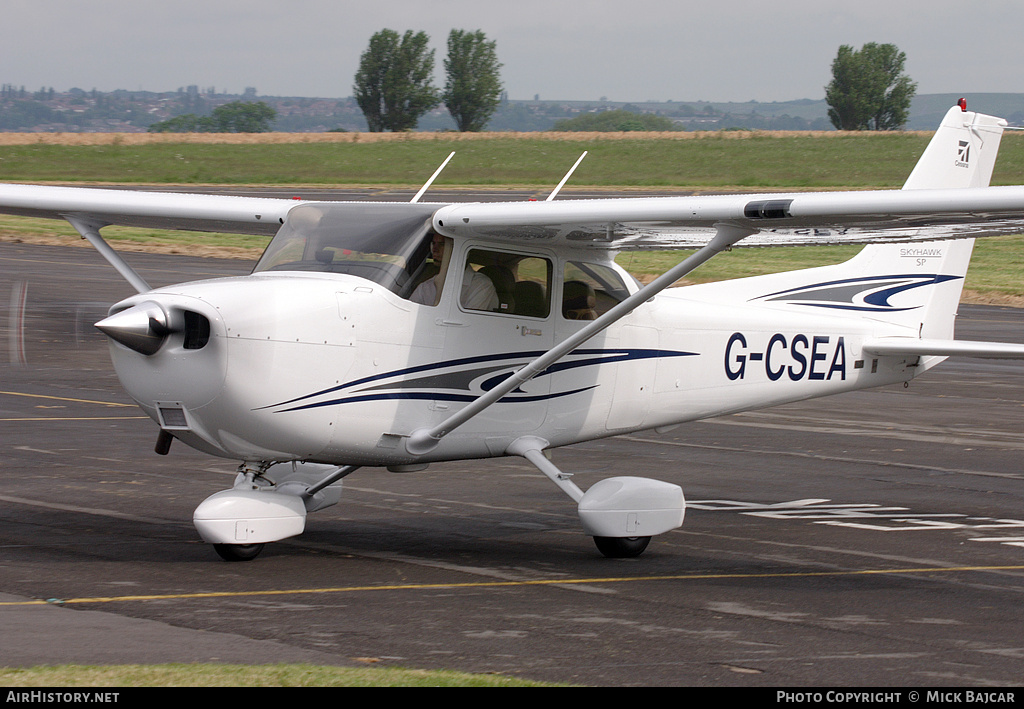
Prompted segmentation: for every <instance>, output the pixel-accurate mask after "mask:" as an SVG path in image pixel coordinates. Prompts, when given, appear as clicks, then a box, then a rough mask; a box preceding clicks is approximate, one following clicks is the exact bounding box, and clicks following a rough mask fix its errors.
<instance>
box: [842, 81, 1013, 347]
mask: <svg viewBox="0 0 1024 709" xmlns="http://www.w3.org/2000/svg"><path fill="white" fill-rule="evenodd" d="M1004 126H1006V121H1005V120H1003V119H1002V118H996V117H995V116H987V115H985V114H983V113H975V112H973V111H968V110H967V102H966V101H965V100H964V99H960V101H959V103H958V105H956V106H953V107H952V108H951V109H949V111H947V112H946V116H945V117H944V118H943V119H942V123H941V124H940V125H939V128H938V130H937V131H935V135H934V136H933V137H932V139H931V141H930V142H929V143H928V147H927V148H926V149H925V151H924V154H923V155H922V156H921V159H920V160H918V161H917V165H916V166H915V167H914V170H913V172H911V173H910V177H908V178H907V181H906V183H905V184H904V185H903V189H905V190H920V189H950V188H952V189H959V188H966V187H988V185H989V182H990V181H991V179H992V170H993V168H994V167H995V164H996V155H997V154H998V152H999V142H1000V140H1001V139H1002V137H1003V128H1004ZM973 249H974V239H959V240H956V241H935V242H921V243H917V244H913V245H910V244H905V245H904V244H878V245H872V246H867V247H865V248H864V250H863V251H861V253H860V254H859V255H858V256H857V257H856V258H855V259H854V260H853V261H851V262H849V263H850V264H851V265H855V267H857V268H861V269H863V270H864V272H866V273H873V274H879V275H881V274H894V275H896V274H899V275H906V276H907V277H916V278H923V279H924V282H926V283H929V285H928V286H927V287H915V288H911V289H908V291H907V292H906V297H907V301H908V302H905V303H904V307H903V308H893V309H892V312H890V313H888V314H884V315H882V317H881V319H886V320H890V321H892V322H898V323H900V324H902V325H906V326H911V327H912V326H913V325H914V324H915V323H916V324H917V329H918V333H919V336H920V337H933V338H951V337H953V322H954V320H955V319H956V314H957V308H958V306H959V303H960V295H961V293H962V291H963V284H964V277H965V276H966V275H967V267H968V266H969V265H970V262H971V253H972V251H973ZM929 279H932V280H931V281H930V282H929ZM899 300H900V298H896V297H894V298H893V302H897V301H899Z"/></svg>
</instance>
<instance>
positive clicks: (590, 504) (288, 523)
mask: <svg viewBox="0 0 1024 709" xmlns="http://www.w3.org/2000/svg"><path fill="white" fill-rule="evenodd" d="M547 446H548V442H547V441H545V440H543V439H541V438H535V437H530V436H528V437H524V438H519V439H517V440H515V441H514V442H513V443H512V445H511V446H509V448H508V450H507V452H508V454H509V455H518V456H522V457H523V458H526V459H527V460H528V461H530V462H531V463H532V464H533V465H534V466H536V467H537V469H538V470H540V471H541V472H542V473H544V474H545V475H546V476H548V477H549V478H550V479H551V480H552V481H553V482H554V483H555V484H556V485H558V487H560V488H561V489H562V491H563V492H565V493H566V494H567V495H568V496H569V497H571V498H572V499H573V500H574V501H575V502H576V503H577V505H578V511H579V516H580V522H581V523H582V525H583V531H584V532H585V533H586V534H588V535H589V536H591V537H593V538H594V543H595V544H596V545H597V548H598V551H600V552H601V553H602V554H604V555H605V556H606V557H609V558H612V559H629V558H633V557H637V556H640V555H641V554H643V552H644V550H645V549H647V545H648V544H650V541H651V537H653V536H655V535H658V534H664V533H665V532H668V531H670V530H673V529H676V528H677V527H679V526H680V525H682V523H683V516H684V514H685V509H686V501H685V500H684V499H683V490H682V488H680V487H679V486H678V485H672V484H669V483H665V482H660V481H658V480H650V479H648V478H637V477H614V478H607V479H606V480H601V481H599V482H597V483H595V484H593V485H591V486H590V489H589V490H587V491H586V492H583V490H581V489H580V488H579V487H578V486H577V485H576V484H575V483H573V482H572V480H571V479H570V478H571V477H572V476H571V475H569V474H567V473H563V472H562V471H561V470H559V469H558V468H557V467H555V465H554V464H553V463H552V462H551V461H550V460H548V459H547V457H546V456H545V455H544V449H545V448H546V447H547ZM354 470H356V467H355V466H345V467H334V466H330V465H318V464H313V463H276V464H270V463H264V464H243V465H242V466H241V468H240V469H239V473H238V477H237V478H235V486H234V487H233V488H231V489H230V490H224V491H222V492H218V493H216V494H214V495H211V496H210V497H208V498H206V500H204V501H203V502H202V504H200V505H199V507H197V508H196V511H195V514H194V515H193V522H194V523H195V526H196V529H197V530H198V531H199V535H200V536H201V537H202V538H203V540H204V541H206V542H209V543H211V544H213V548H214V550H215V551H216V552H217V554H219V555H220V557H221V558H222V559H224V560H226V561H249V560H252V559H255V558H256V557H257V556H258V555H259V554H260V552H261V551H262V550H263V546H264V544H266V543H267V542H275V541H278V540H280V539H286V538H288V537H293V536H295V535H297V534H301V533H302V531H303V530H304V529H305V526H306V513H307V512H313V511H315V510H319V509H322V508H324V507H329V506H330V505H333V504H335V503H337V502H338V500H339V499H340V498H341V484H340V480H341V478H343V477H345V476H346V475H348V474H349V473H351V472H352V471H354Z"/></svg>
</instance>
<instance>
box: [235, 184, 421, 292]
mask: <svg viewBox="0 0 1024 709" xmlns="http://www.w3.org/2000/svg"><path fill="white" fill-rule="evenodd" d="M436 209H437V205H429V204H412V203H409V204H383V203H382V204H374V203H372V202H363V203H354V202H339V203H330V202H315V203H309V204H302V205H299V206H297V207H295V208H293V209H292V210H291V211H290V212H288V218H287V219H286V220H285V223H284V226H282V227H281V229H280V230H279V231H278V232H277V235H276V236H275V237H274V238H273V240H272V241H271V242H270V244H269V245H268V246H267V249H266V251H264V252H263V256H262V258H260V260H259V263H257V264H256V268H254V269H253V273H259V272H262V271H319V272H322V273H347V274H350V275H353V276H359V277H360V278H365V279H367V280H370V281H373V282H374V283H379V284H380V285H382V286H384V287H385V288H387V289H389V290H390V291H392V292H393V293H396V294H398V295H400V296H402V297H403V298H404V297H408V296H409V293H410V292H411V291H412V288H413V285H414V284H415V283H416V282H417V280H418V277H419V272H420V271H421V270H422V269H423V267H424V264H425V263H426V259H427V256H429V255H430V241H431V237H432V235H433V230H432V229H431V217H432V216H433V213H434V211H435V210H436Z"/></svg>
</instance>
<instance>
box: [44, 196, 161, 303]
mask: <svg viewBox="0 0 1024 709" xmlns="http://www.w3.org/2000/svg"><path fill="white" fill-rule="evenodd" d="M61 216H63V217H64V219H66V220H67V221H68V223H69V224H71V226H73V227H74V228H75V231H77V232H78V233H79V234H81V235H82V238H83V239H85V240H86V241H88V242H89V243H90V244H92V245H93V247H95V249H96V250H97V251H99V252H100V256H102V257H103V258H105V259H106V260H107V263H109V264H110V265H111V266H113V267H114V268H116V269H117V272H118V273H120V274H121V275H122V276H124V278H125V280H127V281H128V282H129V283H130V284H132V287H133V288H135V290H137V291H138V292H139V293H148V292H149V291H151V290H153V289H152V288H151V287H150V285H149V284H148V283H146V279H144V278H143V277H142V276H140V275H139V274H138V272H137V271H136V270H135V269H134V268H132V267H131V266H129V265H128V262H127V261H125V260H124V259H123V258H121V255H120V254H119V253H117V252H116V251H114V250H113V249H112V248H110V244H108V243H107V242H106V241H105V240H104V239H103V237H102V236H100V229H102V228H103V227H105V226H108V223H107V222H103V221H98V220H95V219H91V218H89V217H85V216H76V215H74V214H64V215H61Z"/></svg>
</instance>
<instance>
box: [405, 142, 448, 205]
mask: <svg viewBox="0 0 1024 709" xmlns="http://www.w3.org/2000/svg"><path fill="white" fill-rule="evenodd" d="M453 157H455V151H452V152H450V153H448V157H446V158H445V159H444V162H443V163H441V167H439V168H437V169H436V170H434V174H433V175H431V176H430V179H429V180H427V181H426V183H424V185H423V186H422V187H420V191H419V192H417V193H416V196H415V197H413V198H412V199H411V200H410V201H411V202H419V201H420V197H422V196H423V193H424V192H426V191H427V189H428V188H429V187H430V186H431V185H432V184H434V180H436V179H437V176H438V175H440V174H441V170H443V169H444V168H445V165H447V164H448V161H449V160H451V159H452V158H453Z"/></svg>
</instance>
